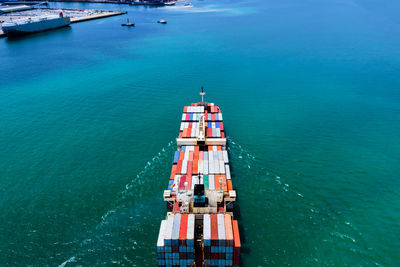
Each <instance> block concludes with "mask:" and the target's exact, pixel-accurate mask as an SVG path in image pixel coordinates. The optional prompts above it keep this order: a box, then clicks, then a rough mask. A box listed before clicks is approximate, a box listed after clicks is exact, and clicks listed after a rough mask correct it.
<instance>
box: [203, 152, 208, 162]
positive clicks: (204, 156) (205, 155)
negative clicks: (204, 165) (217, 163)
mask: <svg viewBox="0 0 400 267" xmlns="http://www.w3.org/2000/svg"><path fill="white" fill-rule="evenodd" d="M203 160H208V152H207V151H204V153H203Z"/></svg>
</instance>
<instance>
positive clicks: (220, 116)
mask: <svg viewBox="0 0 400 267" xmlns="http://www.w3.org/2000/svg"><path fill="white" fill-rule="evenodd" d="M218 117H219V120H220V121H222V113H218Z"/></svg>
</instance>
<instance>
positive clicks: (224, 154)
mask: <svg viewBox="0 0 400 267" xmlns="http://www.w3.org/2000/svg"><path fill="white" fill-rule="evenodd" d="M222 154H223V156H224V162H225V163H229V158H228V151H226V150H224V151H222Z"/></svg>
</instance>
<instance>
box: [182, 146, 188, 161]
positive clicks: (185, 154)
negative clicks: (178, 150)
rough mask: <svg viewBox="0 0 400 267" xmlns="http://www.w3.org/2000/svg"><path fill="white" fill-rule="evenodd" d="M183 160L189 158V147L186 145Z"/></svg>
mask: <svg viewBox="0 0 400 267" xmlns="http://www.w3.org/2000/svg"><path fill="white" fill-rule="evenodd" d="M183 160H189V149H188V147H186V149H185V153H184V154H183Z"/></svg>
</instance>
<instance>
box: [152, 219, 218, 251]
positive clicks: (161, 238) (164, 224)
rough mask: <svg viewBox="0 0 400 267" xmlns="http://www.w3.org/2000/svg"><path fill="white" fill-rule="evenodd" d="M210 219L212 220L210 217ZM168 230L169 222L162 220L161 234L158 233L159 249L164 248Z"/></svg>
mask: <svg viewBox="0 0 400 267" xmlns="http://www.w3.org/2000/svg"><path fill="white" fill-rule="evenodd" d="M209 216H210V215H209ZM208 219H209V220H210V217H209V218H208ZM166 228H167V220H162V221H161V226H160V232H159V233H158V239H157V247H163V246H164V236H165V230H166ZM210 236H211V235H210Z"/></svg>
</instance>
